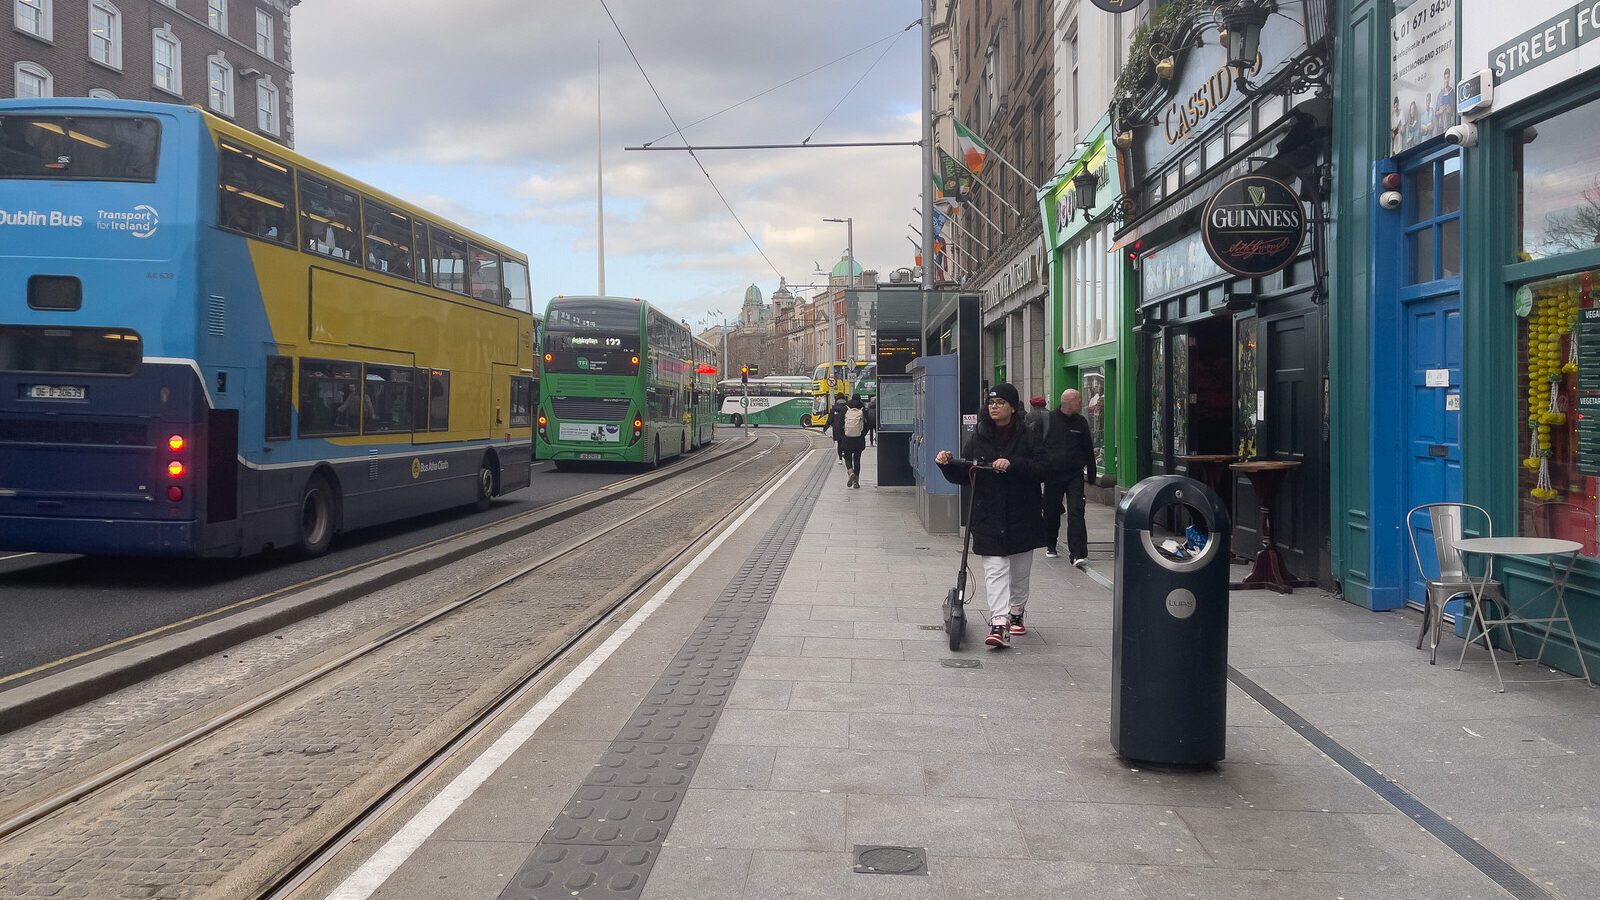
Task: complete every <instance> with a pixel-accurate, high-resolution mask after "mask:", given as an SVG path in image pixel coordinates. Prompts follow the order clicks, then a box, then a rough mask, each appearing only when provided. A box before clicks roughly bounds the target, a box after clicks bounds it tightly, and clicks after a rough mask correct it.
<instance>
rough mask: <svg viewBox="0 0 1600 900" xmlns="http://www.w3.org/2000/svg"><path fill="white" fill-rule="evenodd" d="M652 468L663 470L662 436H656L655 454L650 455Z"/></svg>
mask: <svg viewBox="0 0 1600 900" xmlns="http://www.w3.org/2000/svg"><path fill="white" fill-rule="evenodd" d="M650 468H652V469H659V468H661V436H660V435H656V443H655V452H654V453H652V454H650Z"/></svg>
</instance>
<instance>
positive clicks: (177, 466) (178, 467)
mask: <svg viewBox="0 0 1600 900" xmlns="http://www.w3.org/2000/svg"><path fill="white" fill-rule="evenodd" d="M185 471H187V470H186V469H185V468H184V465H183V463H181V462H178V461H177V460H173V461H172V462H169V463H167V475H168V477H171V478H182V477H183V473H184V472H185Z"/></svg>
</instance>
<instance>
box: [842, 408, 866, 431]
mask: <svg viewBox="0 0 1600 900" xmlns="http://www.w3.org/2000/svg"><path fill="white" fill-rule="evenodd" d="M866 433H867V414H866V412H864V411H862V410H860V409H856V408H855V407H853V406H852V407H850V408H849V409H847V410H845V411H844V436H845V437H853V438H854V437H861V436H862V435H863V434H866Z"/></svg>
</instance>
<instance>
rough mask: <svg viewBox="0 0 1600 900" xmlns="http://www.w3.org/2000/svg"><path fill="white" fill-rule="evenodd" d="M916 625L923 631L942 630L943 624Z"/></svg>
mask: <svg viewBox="0 0 1600 900" xmlns="http://www.w3.org/2000/svg"><path fill="white" fill-rule="evenodd" d="M917 627H918V628H920V629H922V630H923V631H943V630H944V626H943V625H918V626H917Z"/></svg>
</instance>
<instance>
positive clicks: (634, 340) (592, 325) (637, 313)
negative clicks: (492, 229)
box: [538, 296, 695, 469]
mask: <svg viewBox="0 0 1600 900" xmlns="http://www.w3.org/2000/svg"><path fill="white" fill-rule="evenodd" d="M693 344H694V338H693V336H692V335H690V333H689V328H688V326H686V325H684V324H683V323H681V322H678V321H677V320H675V319H673V318H672V317H671V316H668V315H667V314H666V313H663V312H661V311H660V310H658V309H656V308H655V307H653V306H651V305H650V304H648V303H646V302H644V301H643V300H639V299H629V298H625V297H594V296H587V297H557V298H555V299H554V300H551V301H550V305H549V307H548V308H547V309H546V310H545V317H544V344H543V346H542V348H541V351H542V354H543V356H542V362H543V370H542V374H541V377H540V379H539V416H538V441H539V449H538V454H539V458H540V459H551V460H554V461H555V466H556V468H557V469H566V468H568V467H570V466H571V465H572V464H574V463H579V462H634V463H646V464H649V465H652V466H653V465H657V464H659V463H660V462H661V461H662V460H663V459H667V458H669V457H673V456H678V455H680V454H683V453H687V452H689V447H690V443H691V434H690V432H691V431H692V430H693V429H692V428H691V427H690V425H691V423H692V422H693V421H694V416H693V415H692V414H691V412H690V410H691V408H692V406H693V404H694V390H695V371H694V370H695V363H694V347H693Z"/></svg>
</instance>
